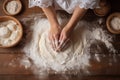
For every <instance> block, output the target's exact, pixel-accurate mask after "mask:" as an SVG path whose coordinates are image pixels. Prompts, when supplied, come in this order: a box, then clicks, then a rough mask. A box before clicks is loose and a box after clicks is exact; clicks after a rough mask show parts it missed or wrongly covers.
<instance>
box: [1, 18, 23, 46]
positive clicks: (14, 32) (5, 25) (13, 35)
mask: <svg viewBox="0 0 120 80" xmlns="http://www.w3.org/2000/svg"><path fill="white" fill-rule="evenodd" d="M20 32H21V29H20V28H19V27H18V24H17V23H16V22H14V21H13V20H8V21H5V22H0V46H9V45H12V44H14V43H15V42H16V40H17V39H18V37H19V34H20Z"/></svg>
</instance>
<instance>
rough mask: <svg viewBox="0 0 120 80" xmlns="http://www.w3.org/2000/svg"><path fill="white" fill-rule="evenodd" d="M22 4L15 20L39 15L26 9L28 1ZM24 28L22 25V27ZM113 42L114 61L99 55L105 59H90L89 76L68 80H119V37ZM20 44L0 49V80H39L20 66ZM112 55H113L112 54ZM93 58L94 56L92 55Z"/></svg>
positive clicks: (58, 78)
mask: <svg viewBox="0 0 120 80" xmlns="http://www.w3.org/2000/svg"><path fill="white" fill-rule="evenodd" d="M4 1H5V0H0V16H3V15H5V14H4V12H3V10H2V4H3V2H4ZM21 1H22V4H23V10H22V12H21V13H20V14H19V15H17V16H14V17H16V18H17V19H19V20H20V19H22V18H23V17H25V16H27V15H30V14H34V13H35V14H36V13H41V12H42V11H41V9H40V8H38V7H34V8H31V9H29V8H28V0H21ZM111 2H112V8H113V9H112V12H114V11H120V7H119V4H118V3H119V2H120V1H119V0H116V2H113V1H112V0H111ZM23 26H24V25H23ZM115 41H116V42H114V46H115V48H116V49H117V50H118V53H117V54H116V58H115V59H116V61H114V59H113V58H112V57H111V56H110V53H108V52H103V53H101V54H99V55H100V56H102V55H103V54H104V55H106V57H104V58H103V57H101V58H102V59H101V60H102V61H101V62H97V61H96V60H94V59H91V65H92V66H91V68H90V69H89V70H90V72H91V74H90V75H81V76H78V75H70V79H69V80H120V46H119V45H120V35H117V38H116V39H115ZM19 45H20V44H18V45H17V46H15V47H13V48H9V49H2V48H1V49H0V80H39V79H38V78H37V77H36V76H35V75H34V74H33V73H32V71H31V70H30V69H29V68H28V69H25V67H24V66H20V64H19V60H18V57H19V58H20V57H22V56H23V55H24V53H22V52H21V51H20V47H19ZM112 55H113V54H112ZM93 56H94V54H93ZM109 59H111V65H110V64H108V62H109ZM11 61H12V62H13V63H14V64H16V65H15V66H11V64H10V62H11ZM65 79H66V78H65V77H64V76H63V75H60V74H56V75H55V74H51V75H49V76H48V78H46V79H43V80H65ZM41 80H42V79H41Z"/></svg>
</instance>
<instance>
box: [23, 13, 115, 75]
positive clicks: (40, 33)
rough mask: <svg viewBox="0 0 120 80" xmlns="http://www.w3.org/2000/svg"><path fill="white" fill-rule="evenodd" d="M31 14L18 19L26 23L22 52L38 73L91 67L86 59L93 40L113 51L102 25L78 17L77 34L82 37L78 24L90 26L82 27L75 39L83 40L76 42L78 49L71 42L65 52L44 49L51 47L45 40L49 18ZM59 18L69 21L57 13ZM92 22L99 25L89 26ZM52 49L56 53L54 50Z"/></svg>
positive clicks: (64, 21) (77, 70) (75, 70)
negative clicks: (82, 31) (80, 19)
mask: <svg viewBox="0 0 120 80" xmlns="http://www.w3.org/2000/svg"><path fill="white" fill-rule="evenodd" d="M31 17H32V18H31ZM31 17H27V18H24V19H22V20H21V21H22V22H24V24H25V25H29V26H28V28H29V30H28V28H27V29H26V31H27V32H26V33H27V36H26V41H25V42H26V45H25V47H24V49H23V51H24V52H25V55H26V56H27V57H28V58H30V59H31V60H32V64H34V66H31V67H32V69H33V71H34V72H35V73H37V74H41V73H43V72H44V71H46V72H47V73H51V71H54V72H58V73H59V72H63V73H64V72H66V71H73V72H79V71H81V70H82V72H85V73H88V70H87V68H88V67H90V63H89V60H90V58H91V56H90V47H91V45H92V44H93V43H95V42H97V41H101V42H102V43H104V44H105V45H106V47H107V48H108V49H109V50H110V51H112V52H115V49H114V47H113V45H112V44H111V41H112V36H110V35H109V34H107V33H106V31H104V30H103V29H102V28H101V26H99V25H93V24H94V23H93V24H91V23H88V22H87V21H84V20H83V21H79V23H78V24H77V27H76V28H75V30H77V31H75V32H77V34H76V33H75V34H76V36H77V38H80V37H81V36H80V35H78V34H80V33H81V32H80V31H79V28H81V27H89V28H90V29H89V28H88V30H85V34H84V36H83V37H82V39H80V41H78V43H79V42H82V43H85V44H82V45H81V44H78V45H77V46H79V49H80V51H79V50H78V51H77V50H76V49H75V50H73V48H72V47H73V46H69V49H66V50H68V51H65V53H64V52H63V53H60V54H57V53H55V52H53V51H50V50H49V49H47V47H48V48H50V47H49V44H46V41H47V40H48V39H47V34H48V33H47V32H46V31H47V30H48V29H49V27H50V25H49V21H48V20H47V19H46V18H43V17H40V16H39V17H38V15H37V17H35V16H31ZM58 20H59V22H60V24H63V25H65V23H66V22H68V20H69V19H68V18H67V17H65V16H62V15H61V16H59V17H58ZM28 22H30V23H31V24H26V23H28ZM93 26H97V27H99V28H97V27H96V28H95V27H94V28H92V27H93ZM78 40H79V39H78ZM47 42H48V41H47ZM71 49H72V51H71ZM41 51H42V52H41ZM48 51H49V52H48ZM73 51H77V53H76V54H77V55H76V54H74V52H73ZM44 52H45V53H44ZM52 52H53V53H55V54H53V53H52ZM67 52H68V53H67ZM69 53H70V54H69ZM72 53H73V54H72ZM62 54H63V55H62ZM25 60H26V59H25ZM22 62H24V59H23V60H22ZM25 62H28V61H25ZM25 66H27V65H25ZM29 67H30V64H29Z"/></svg>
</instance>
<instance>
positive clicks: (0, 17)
mask: <svg viewBox="0 0 120 80" xmlns="http://www.w3.org/2000/svg"><path fill="white" fill-rule="evenodd" d="M8 20H13V21H15V22H16V23H17V25H18V27H19V28H20V33H19V37H18V38H17V39H16V41H14V43H13V44H11V45H8V46H0V48H9V47H13V46H15V45H17V44H18V43H19V41H20V40H21V39H22V35H23V28H22V25H21V23H20V22H19V21H18V20H17V19H16V18H14V17H11V16H0V22H4V21H8Z"/></svg>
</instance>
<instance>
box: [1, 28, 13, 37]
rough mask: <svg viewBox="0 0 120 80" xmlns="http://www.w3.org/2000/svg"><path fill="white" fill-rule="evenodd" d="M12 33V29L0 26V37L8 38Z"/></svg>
mask: <svg viewBox="0 0 120 80" xmlns="http://www.w3.org/2000/svg"><path fill="white" fill-rule="evenodd" d="M10 34H11V32H10V30H9V29H8V28H7V27H1V28H0V37H2V38H7V37H9V36H10Z"/></svg>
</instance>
